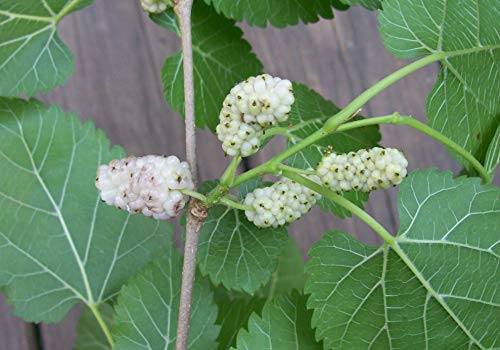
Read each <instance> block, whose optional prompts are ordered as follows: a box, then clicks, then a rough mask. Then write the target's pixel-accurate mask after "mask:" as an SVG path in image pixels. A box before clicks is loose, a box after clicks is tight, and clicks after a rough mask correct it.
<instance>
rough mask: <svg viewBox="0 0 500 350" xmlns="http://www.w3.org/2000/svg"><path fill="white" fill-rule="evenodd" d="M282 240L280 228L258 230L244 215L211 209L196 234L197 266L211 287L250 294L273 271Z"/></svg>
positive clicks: (221, 209)
mask: <svg viewBox="0 0 500 350" xmlns="http://www.w3.org/2000/svg"><path fill="white" fill-rule="evenodd" d="M286 239H287V233H286V230H285V229H284V228H258V227H256V226H255V225H254V224H253V223H251V222H249V221H248V220H247V218H246V217H245V214H244V212H242V211H240V210H235V209H231V208H228V207H225V206H214V207H212V208H210V210H209V212H208V217H207V219H206V221H205V223H204V225H203V227H202V229H201V231H200V242H199V248H198V266H199V268H200V271H201V273H202V274H203V275H204V276H207V275H208V276H209V277H210V280H211V281H212V282H213V283H214V284H215V285H219V284H220V283H222V284H223V285H224V287H226V288H227V289H233V290H237V291H244V292H247V293H249V294H254V293H255V292H256V291H257V290H258V289H259V288H260V287H262V285H264V284H266V283H267V282H268V281H269V280H270V278H271V275H272V273H273V272H274V271H275V270H276V268H277V266H278V259H279V255H280V253H281V251H282V249H283V247H284V245H285V242H286Z"/></svg>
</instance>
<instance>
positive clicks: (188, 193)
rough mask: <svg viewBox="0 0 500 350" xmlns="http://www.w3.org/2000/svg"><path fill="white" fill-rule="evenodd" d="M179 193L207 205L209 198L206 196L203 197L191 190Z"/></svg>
mask: <svg viewBox="0 0 500 350" xmlns="http://www.w3.org/2000/svg"><path fill="white" fill-rule="evenodd" d="M179 192H181V193H184V194H185V195H187V196H189V197H193V198H196V199H199V200H200V201H202V202H203V203H207V197H206V196H204V195H202V194H201V193H198V192H196V191H191V190H186V189H184V190H179Z"/></svg>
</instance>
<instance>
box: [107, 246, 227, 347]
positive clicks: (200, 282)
mask: <svg viewBox="0 0 500 350" xmlns="http://www.w3.org/2000/svg"><path fill="white" fill-rule="evenodd" d="M181 279H182V255H181V253H180V252H179V251H178V249H177V248H175V247H174V246H173V244H172V243H171V241H170V243H169V244H168V246H167V248H166V250H165V251H164V252H162V255H161V256H158V257H157V258H156V259H155V260H154V261H153V262H152V263H151V264H150V265H149V266H147V267H146V268H145V269H144V270H143V271H142V272H140V273H139V274H138V275H137V276H136V277H135V278H134V279H132V280H131V281H130V282H129V283H128V284H127V285H126V286H125V287H124V288H123V289H122V291H121V293H120V295H119V296H118V302H117V305H116V306H115V315H114V327H113V336H114V339H116V346H115V348H116V350H128V349H130V350H137V349H150V350H156V349H165V350H170V349H175V339H176V330H177V317H178V314H179V301H180V290H181ZM216 318H217V306H216V305H215V304H214V303H213V294H212V291H211V290H210V286H209V284H208V282H207V281H206V280H204V279H202V278H201V277H200V276H198V277H197V278H196V283H195V286H194V291H193V301H192V306H191V321H190V327H189V339H188V348H189V349H190V350H210V349H217V343H216V341H215V339H216V338H217V336H218V334H219V326H217V325H215V321H216Z"/></svg>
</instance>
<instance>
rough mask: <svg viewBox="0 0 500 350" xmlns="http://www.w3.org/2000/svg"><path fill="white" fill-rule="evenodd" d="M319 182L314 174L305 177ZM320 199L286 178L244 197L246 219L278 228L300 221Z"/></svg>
mask: <svg viewBox="0 0 500 350" xmlns="http://www.w3.org/2000/svg"><path fill="white" fill-rule="evenodd" d="M308 178H309V179H310V180H312V181H315V182H318V183H319V178H318V177H317V176H315V175H312V176H308ZM319 198H321V196H320V195H319V194H317V193H316V192H314V191H313V190H310V189H309V188H307V187H305V186H302V185H300V184H298V183H296V182H294V181H292V180H289V179H281V180H280V181H278V182H276V183H274V184H273V185H272V186H269V187H264V188H257V189H256V190H254V191H253V192H251V193H248V194H247V196H246V197H245V201H244V204H245V205H247V206H250V207H252V208H253V209H254V210H246V211H245V214H246V217H247V218H248V220H250V221H251V222H253V223H254V224H255V226H258V227H271V226H272V227H278V226H283V225H285V224H286V223H290V222H293V221H295V220H298V219H300V217H301V216H302V215H304V214H306V213H307V212H308V211H309V210H310V209H311V208H312V207H313V206H314V205H315V204H316V201H317V200H318V199H319Z"/></svg>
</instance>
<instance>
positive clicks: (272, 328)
mask: <svg viewBox="0 0 500 350" xmlns="http://www.w3.org/2000/svg"><path fill="white" fill-rule="evenodd" d="M306 300H307V298H306V297H305V296H303V295H300V294H299V293H298V292H296V291H294V292H292V293H291V294H290V295H281V296H279V297H277V298H276V299H275V300H272V301H269V302H267V303H266V305H265V306H264V310H263V311H262V317H259V316H258V315H256V314H253V315H252V316H251V317H250V320H249V322H248V331H247V330H245V329H242V330H241V331H240V332H239V333H238V339H237V346H236V349H269V350H289V349H301V350H316V349H317V350H321V349H323V347H322V346H321V344H320V343H318V342H316V340H315V339H314V331H313V330H312V329H311V314H312V312H310V311H308V310H307V308H306Z"/></svg>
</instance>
